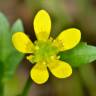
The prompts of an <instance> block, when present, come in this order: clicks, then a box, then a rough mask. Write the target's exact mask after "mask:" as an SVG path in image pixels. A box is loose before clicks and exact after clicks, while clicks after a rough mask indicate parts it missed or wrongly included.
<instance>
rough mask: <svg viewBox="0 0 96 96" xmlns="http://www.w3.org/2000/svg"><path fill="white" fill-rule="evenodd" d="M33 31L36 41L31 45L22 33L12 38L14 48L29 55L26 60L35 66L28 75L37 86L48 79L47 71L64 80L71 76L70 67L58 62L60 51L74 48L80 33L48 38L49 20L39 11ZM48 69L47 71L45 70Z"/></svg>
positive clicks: (17, 33) (74, 29) (42, 11)
mask: <svg viewBox="0 0 96 96" xmlns="http://www.w3.org/2000/svg"><path fill="white" fill-rule="evenodd" d="M34 30H35V34H36V37H37V40H36V41H35V42H34V43H32V42H31V40H30V39H29V37H28V36H27V35H26V34H25V33H23V32H16V33H15V34H14V35H13V36H12V42H13V45H14V46H15V48H16V49H17V50H18V51H20V52H22V53H29V54H30V55H29V56H27V59H28V60H29V61H30V62H32V63H33V64H36V65H34V66H33V68H32V70H31V72H30V75H31V78H32V80H33V81H34V82H36V83H37V84H43V83H45V82H46V81H47V80H48V78H49V73H48V69H49V70H50V71H51V73H52V74H53V75H54V76H56V77H57V78H66V77H69V76H70V75H71V74H72V68H71V66H70V65H69V64H68V63H66V62H64V61H61V60H59V58H60V57H59V56H58V55H57V54H58V53H59V52H60V51H66V50H69V49H72V48H73V47H75V46H76V45H77V44H78V43H79V42H80V39H81V33H80V31H79V30H78V29H76V28H70V29H67V30H65V31H62V32H61V33H60V35H59V36H57V38H55V39H54V40H53V38H52V37H50V38H49V35H50V31H51V19H50V16H49V14H48V13H47V12H46V11H45V10H40V11H39V12H38V13H37V15H36V17H35V19H34ZM47 68H48V69H47Z"/></svg>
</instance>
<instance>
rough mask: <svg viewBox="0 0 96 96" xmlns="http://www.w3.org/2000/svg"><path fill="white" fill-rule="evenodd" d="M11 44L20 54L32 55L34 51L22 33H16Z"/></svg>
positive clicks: (31, 44) (29, 41)
mask: <svg viewBox="0 0 96 96" xmlns="http://www.w3.org/2000/svg"><path fill="white" fill-rule="evenodd" d="M12 42H13V45H14V46H15V48H16V49H17V50H18V51H20V52H22V53H33V51H34V45H33V43H32V42H31V40H30V39H29V38H28V36H27V35H26V34H25V33H23V32H16V33H15V34H13V36H12Z"/></svg>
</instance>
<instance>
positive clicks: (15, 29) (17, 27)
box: [11, 19, 24, 33]
mask: <svg viewBox="0 0 96 96" xmlns="http://www.w3.org/2000/svg"><path fill="white" fill-rule="evenodd" d="M18 31H19V32H24V28H23V23H22V21H21V20H20V19H18V20H17V21H16V22H15V23H14V24H13V27H12V29H11V32H12V33H14V32H18Z"/></svg>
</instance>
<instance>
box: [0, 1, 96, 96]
mask: <svg viewBox="0 0 96 96" xmlns="http://www.w3.org/2000/svg"><path fill="white" fill-rule="evenodd" d="M40 9H45V10H47V11H48V13H49V14H50V16H51V19H52V32H51V35H52V36H53V37H55V36H57V35H58V34H59V33H60V32H61V31H62V30H64V29H67V28H70V27H76V28H79V29H80V30H81V32H82V41H85V42H88V44H92V45H96V0H0V11H1V12H3V13H4V14H5V15H6V16H7V17H8V20H9V21H10V23H11V24H13V23H14V22H15V20H16V19H18V18H20V19H22V21H23V24H24V30H25V32H26V34H28V35H29V37H30V38H31V39H32V41H34V40H35V39H36V37H35V34H34V30H33V20H34V16H35V14H36V13H37V12H38V10H40ZM6 62H7V61H6ZM78 62H79V61H78ZM31 67H32V66H31V64H30V62H28V61H27V60H26V58H24V59H23V60H22V62H21V63H20V65H19V66H18V68H17V70H16V73H15V75H14V77H13V78H12V79H11V80H9V81H8V83H7V84H6V86H5V94H6V96H17V95H18V94H21V93H22V91H23V89H24V86H25V84H26V81H27V79H28V77H29V72H30V69H31ZM0 96H1V95H0ZM18 96H19V95H18ZM28 96H96V65H95V62H93V63H92V64H87V65H83V66H81V67H80V68H73V74H72V76H71V77H69V78H66V79H62V80H59V79H57V78H55V77H54V76H52V75H51V74H50V78H49V80H48V82H47V83H46V84H44V85H37V84H35V83H34V82H32V86H31V88H30V90H29V95H28Z"/></svg>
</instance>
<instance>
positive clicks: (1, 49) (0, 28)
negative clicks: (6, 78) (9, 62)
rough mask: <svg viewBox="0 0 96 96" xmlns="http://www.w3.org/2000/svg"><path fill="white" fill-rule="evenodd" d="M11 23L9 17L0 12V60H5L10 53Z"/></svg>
mask: <svg viewBox="0 0 96 96" xmlns="http://www.w3.org/2000/svg"><path fill="white" fill-rule="evenodd" d="M9 30H10V25H9V22H8V20H7V18H6V17H5V16H4V15H3V14H2V13H0V61H2V62H3V61H5V59H6V58H7V57H8V55H9V53H10V51H11V50H10V37H11V34H10V31H9Z"/></svg>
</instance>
